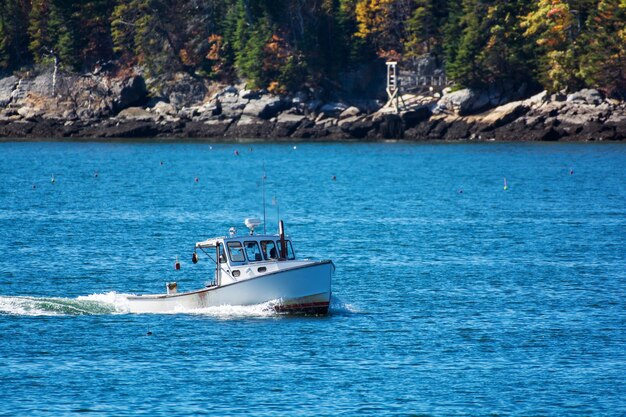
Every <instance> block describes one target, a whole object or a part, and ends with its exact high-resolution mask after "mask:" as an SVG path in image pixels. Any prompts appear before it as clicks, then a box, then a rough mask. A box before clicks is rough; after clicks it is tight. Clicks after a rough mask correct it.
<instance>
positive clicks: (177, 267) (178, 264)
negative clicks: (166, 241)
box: [174, 256, 180, 271]
mask: <svg viewBox="0 0 626 417" xmlns="http://www.w3.org/2000/svg"><path fill="white" fill-rule="evenodd" d="M174 269H175V270H177V271H179V270H180V262H178V256H177V257H176V262H175V263H174Z"/></svg>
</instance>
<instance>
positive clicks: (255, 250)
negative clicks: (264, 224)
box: [243, 241, 263, 262]
mask: <svg viewBox="0 0 626 417" xmlns="http://www.w3.org/2000/svg"><path fill="white" fill-rule="evenodd" d="M243 246H244V248H245V249H246V256H247V257H248V261H250V262H258V261H262V260H263V255H261V249H259V244H258V243H257V242H254V241H252V242H251V241H246V242H245V243H244V244H243Z"/></svg>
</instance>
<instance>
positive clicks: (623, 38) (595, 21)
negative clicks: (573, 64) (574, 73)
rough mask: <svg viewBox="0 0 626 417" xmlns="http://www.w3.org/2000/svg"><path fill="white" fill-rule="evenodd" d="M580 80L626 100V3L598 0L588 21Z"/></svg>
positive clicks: (619, 0)
mask: <svg viewBox="0 0 626 417" xmlns="http://www.w3.org/2000/svg"><path fill="white" fill-rule="evenodd" d="M587 27H588V35H587V36H586V45H587V47H586V52H585V56H584V58H583V65H582V70H581V76H582V77H583V78H584V79H585V81H586V82H587V84H588V85H590V86H599V87H603V88H605V89H606V90H607V91H608V92H609V93H610V94H613V95H616V96H619V97H622V98H626V0H601V1H600V2H599V4H598V6H597V8H596V10H594V11H593V12H592V13H590V15H589V18H588V23H587Z"/></svg>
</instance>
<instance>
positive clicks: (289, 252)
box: [276, 240, 296, 259]
mask: <svg viewBox="0 0 626 417" xmlns="http://www.w3.org/2000/svg"><path fill="white" fill-rule="evenodd" d="M285 242H287V259H296V255H294V253H293V247H292V246H291V241H290V240H286V241H285ZM276 243H277V244H278V249H277V250H278V254H279V255H280V253H281V248H282V246H281V244H280V240H279V241H278V242H276Z"/></svg>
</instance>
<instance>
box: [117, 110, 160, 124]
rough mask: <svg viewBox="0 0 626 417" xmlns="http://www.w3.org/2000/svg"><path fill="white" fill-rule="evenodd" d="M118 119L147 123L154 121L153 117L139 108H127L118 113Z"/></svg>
mask: <svg viewBox="0 0 626 417" xmlns="http://www.w3.org/2000/svg"><path fill="white" fill-rule="evenodd" d="M117 117H118V118H119V119H125V120H132V121H136V122H147V121H150V120H154V119H155V115H154V114H152V113H150V112H149V111H148V110H145V109H143V108H141V107H129V108H127V109H124V110H122V111H121V112H119V113H118V115H117Z"/></svg>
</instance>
